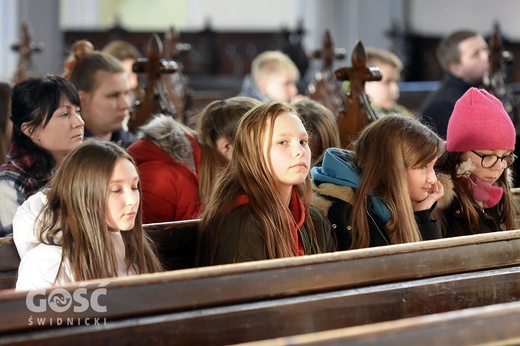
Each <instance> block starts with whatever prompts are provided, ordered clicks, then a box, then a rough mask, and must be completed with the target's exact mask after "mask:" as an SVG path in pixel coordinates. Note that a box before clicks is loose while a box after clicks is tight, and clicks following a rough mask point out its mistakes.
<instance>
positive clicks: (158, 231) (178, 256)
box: [0, 219, 200, 290]
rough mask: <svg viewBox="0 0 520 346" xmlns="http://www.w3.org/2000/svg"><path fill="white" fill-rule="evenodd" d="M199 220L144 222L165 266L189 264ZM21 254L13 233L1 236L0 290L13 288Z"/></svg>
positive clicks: (183, 266)
mask: <svg viewBox="0 0 520 346" xmlns="http://www.w3.org/2000/svg"><path fill="white" fill-rule="evenodd" d="M199 221H200V220H198V219H197V220H186V221H175V222H163V223H154V224H147V225H143V228H144V229H145V230H146V231H147V233H148V235H149V236H150V238H151V239H152V240H153V242H154V243H155V245H156V247H157V250H158V254H159V258H160V259H161V262H162V264H163V266H164V269H165V270H175V269H184V268H192V267H193V266H194V262H195V252H196V246H197V225H198V223H199ZM19 264H20V256H18V252H17V251H16V247H15V245H14V242H13V238H12V237H6V238H0V290H3V289H9V288H14V287H15V284H16V275H17V271H18V266H19Z"/></svg>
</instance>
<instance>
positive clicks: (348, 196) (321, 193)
mask: <svg viewBox="0 0 520 346" xmlns="http://www.w3.org/2000/svg"><path fill="white" fill-rule="evenodd" d="M312 190H313V194H312V201H311V204H312V205H313V206H314V207H316V208H317V209H318V210H319V211H320V212H322V213H323V214H324V215H329V209H330V207H331V206H332V204H333V202H332V201H331V200H330V199H328V198H326V197H325V196H328V197H334V198H337V199H339V200H342V201H344V202H347V203H348V204H350V205H352V199H353V198H354V189H353V188H351V187H350V186H341V185H336V184H331V183H322V184H320V185H318V186H316V185H314V186H313V187H312Z"/></svg>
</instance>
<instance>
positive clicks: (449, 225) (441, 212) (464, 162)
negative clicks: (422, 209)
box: [434, 88, 516, 237]
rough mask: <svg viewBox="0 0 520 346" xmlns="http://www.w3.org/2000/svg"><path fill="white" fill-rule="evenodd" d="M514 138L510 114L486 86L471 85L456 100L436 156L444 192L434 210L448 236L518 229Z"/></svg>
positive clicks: (514, 133)
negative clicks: (443, 144) (512, 176)
mask: <svg viewBox="0 0 520 346" xmlns="http://www.w3.org/2000/svg"><path fill="white" fill-rule="evenodd" d="M515 139H516V132H515V128H514V126H513V123H512V121H511V118H510V117H509V115H508V114H507V112H506V111H505V109H504V107H503V105H502V103H501V102H500V100H498V99H497V98H496V97H494V96H493V95H491V94H489V93H488V92H487V91H485V90H483V89H477V88H470V89H469V90H468V91H467V92H466V93H465V94H464V95H463V96H462V97H461V98H460V99H459V100H458V101H457V103H456V104H455V108H454V109H453V113H452V115H451V117H450V120H449V123H448V132H447V135H446V153H445V155H444V156H443V157H441V158H440V159H439V160H438V162H437V171H438V177H439V180H441V182H443V184H444V187H445V194H444V197H443V198H442V199H441V200H440V201H439V204H438V206H437V208H435V211H434V213H435V214H436V215H435V217H436V218H437V219H438V220H439V221H440V222H441V225H442V228H443V230H444V232H445V236H446V237H453V236H461V235H469V234H476V233H485V232H494V231H500V230H509V229H514V220H515V207H514V200H513V198H512V195H511V193H510V182H509V179H508V177H509V174H508V172H509V167H511V165H512V164H513V162H514V161H515V159H516V156H515V154H514V153H513V149H514V148H515ZM452 187H453V188H452Z"/></svg>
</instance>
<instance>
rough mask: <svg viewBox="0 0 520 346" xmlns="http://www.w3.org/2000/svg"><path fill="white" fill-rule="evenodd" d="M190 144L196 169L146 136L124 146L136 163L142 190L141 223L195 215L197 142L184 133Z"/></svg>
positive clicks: (198, 162) (198, 200) (197, 202)
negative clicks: (194, 170) (192, 168)
mask: <svg viewBox="0 0 520 346" xmlns="http://www.w3.org/2000/svg"><path fill="white" fill-rule="evenodd" d="M186 138H188V140H189V143H190V144H191V147H192V148H193V159H194V165H195V167H194V168H195V169H196V172H195V173H193V172H192V171H191V170H190V168H189V166H188V164H187V163H185V162H182V161H179V160H178V159H176V158H174V157H173V156H171V155H169V154H168V153H166V152H165V151H163V150H161V148H159V146H157V145H156V144H155V143H153V142H152V141H150V140H147V139H140V140H138V141H137V142H135V143H134V144H132V145H131V146H130V147H129V148H128V153H129V154H130V155H132V156H133V158H134V159H135V161H136V163H137V167H138V170H139V175H140V177H141V186H142V191H143V196H142V200H143V202H142V203H143V223H155V222H167V221H178V220H189V219H194V218H197V217H199V214H200V211H201V210H200V209H201V203H200V198H199V185H198V184H199V176H198V174H199V167H200V146H199V144H198V142H197V140H196V139H195V138H193V137H191V136H189V135H186Z"/></svg>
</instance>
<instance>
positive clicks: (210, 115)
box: [197, 97, 260, 203]
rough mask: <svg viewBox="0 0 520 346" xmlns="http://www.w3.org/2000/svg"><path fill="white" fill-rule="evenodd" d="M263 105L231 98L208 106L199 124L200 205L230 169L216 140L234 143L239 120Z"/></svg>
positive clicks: (244, 99) (257, 102)
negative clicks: (226, 170)
mask: <svg viewBox="0 0 520 346" xmlns="http://www.w3.org/2000/svg"><path fill="white" fill-rule="evenodd" d="M259 104H260V101H257V100H255V99H253V98H250V97H232V98H229V99H226V100H221V101H220V100H217V101H213V102H211V103H210V104H209V105H207V106H206V107H205V108H204V109H203V110H202V112H201V113H200V118H199V122H198V128H197V130H198V132H199V141H200V144H201V157H200V179H199V195H200V199H201V201H202V202H203V203H204V202H206V201H207V199H208V198H209V196H210V195H211V192H212V190H213V186H214V183H215V178H216V176H217V174H219V173H220V172H221V171H222V169H223V168H224V167H225V166H227V164H228V163H227V162H224V161H223V157H222V155H220V154H219V152H218V149H217V140H218V139H219V138H227V139H229V140H231V141H232V140H233V138H234V136H235V129H236V127H237V123H238V121H239V120H240V118H241V117H242V116H243V115H244V114H245V113H246V112H247V111H248V110H250V109H251V108H253V107H255V106H258V105H259Z"/></svg>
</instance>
